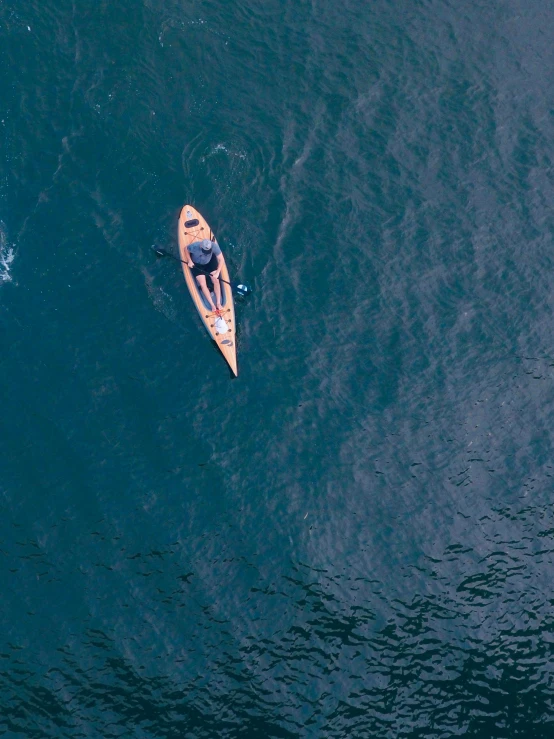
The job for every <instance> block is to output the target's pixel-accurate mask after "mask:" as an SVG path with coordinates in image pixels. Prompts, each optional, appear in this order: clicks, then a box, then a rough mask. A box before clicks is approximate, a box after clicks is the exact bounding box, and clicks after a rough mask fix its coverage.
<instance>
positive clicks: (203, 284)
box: [196, 275, 217, 310]
mask: <svg viewBox="0 0 554 739" xmlns="http://www.w3.org/2000/svg"><path fill="white" fill-rule="evenodd" d="M196 282H197V283H198V285H199V286H200V289H201V290H202V294H203V295H204V297H205V298H206V300H207V301H208V303H209V304H210V305H211V306H212V310H215V305H214V303H213V300H212V296H211V295H210V291H209V290H208V286H207V285H206V278H205V277H204V275H197V276H196ZM216 295H217V293H216Z"/></svg>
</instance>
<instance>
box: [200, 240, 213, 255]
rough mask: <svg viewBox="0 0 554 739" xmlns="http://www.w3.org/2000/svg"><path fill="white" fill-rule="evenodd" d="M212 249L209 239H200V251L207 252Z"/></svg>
mask: <svg viewBox="0 0 554 739" xmlns="http://www.w3.org/2000/svg"><path fill="white" fill-rule="evenodd" d="M211 250H212V242H211V241H210V240H209V239H202V251H203V252H205V253H206V254H209V253H210V252H211Z"/></svg>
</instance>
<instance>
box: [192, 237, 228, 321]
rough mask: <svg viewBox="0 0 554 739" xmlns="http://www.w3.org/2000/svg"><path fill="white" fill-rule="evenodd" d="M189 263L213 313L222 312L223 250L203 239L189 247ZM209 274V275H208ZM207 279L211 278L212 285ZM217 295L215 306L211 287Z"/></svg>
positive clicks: (212, 242)
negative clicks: (221, 279)
mask: <svg viewBox="0 0 554 739" xmlns="http://www.w3.org/2000/svg"><path fill="white" fill-rule="evenodd" d="M187 248H188V251H189V261H188V266H189V267H190V269H191V270H192V274H193V276H194V277H196V282H197V283H198V285H199V286H200V289H201V290H202V293H203V294H204V297H205V298H206V300H207V301H208V303H209V304H210V306H211V309H212V311H215V310H221V308H222V307H223V306H222V305H221V285H220V282H219V273H220V272H221V265H222V264H223V256H222V254H221V249H220V248H219V246H218V245H217V244H216V243H215V242H214V241H210V239H202V241H195V242H194V243H193V244H189V245H188V247H187ZM206 273H208V274H206ZM206 277H208V278H211V279H210V284H207V282H206ZM212 286H213V291H214V293H215V305H214V302H213V300H212V296H211V295H210V290H211V287H212Z"/></svg>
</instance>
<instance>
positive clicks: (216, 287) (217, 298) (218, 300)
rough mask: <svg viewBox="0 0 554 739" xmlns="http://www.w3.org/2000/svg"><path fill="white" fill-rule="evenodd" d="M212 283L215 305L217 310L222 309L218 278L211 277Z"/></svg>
mask: <svg viewBox="0 0 554 739" xmlns="http://www.w3.org/2000/svg"><path fill="white" fill-rule="evenodd" d="M212 282H213V283H214V293H215V304H216V306H217V309H218V310H221V309H222V307H223V306H222V305H221V284H220V282H219V277H218V278H217V280H216V278H215V277H214V276H213V275H212Z"/></svg>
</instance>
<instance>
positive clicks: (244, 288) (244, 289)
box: [234, 282, 252, 298]
mask: <svg viewBox="0 0 554 739" xmlns="http://www.w3.org/2000/svg"><path fill="white" fill-rule="evenodd" d="M234 288H235V292H236V294H237V295H238V296H239V297H241V298H247V297H249V296H250V295H252V288H251V287H250V285H247V284H246V283H244V282H239V283H235V285H234Z"/></svg>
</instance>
